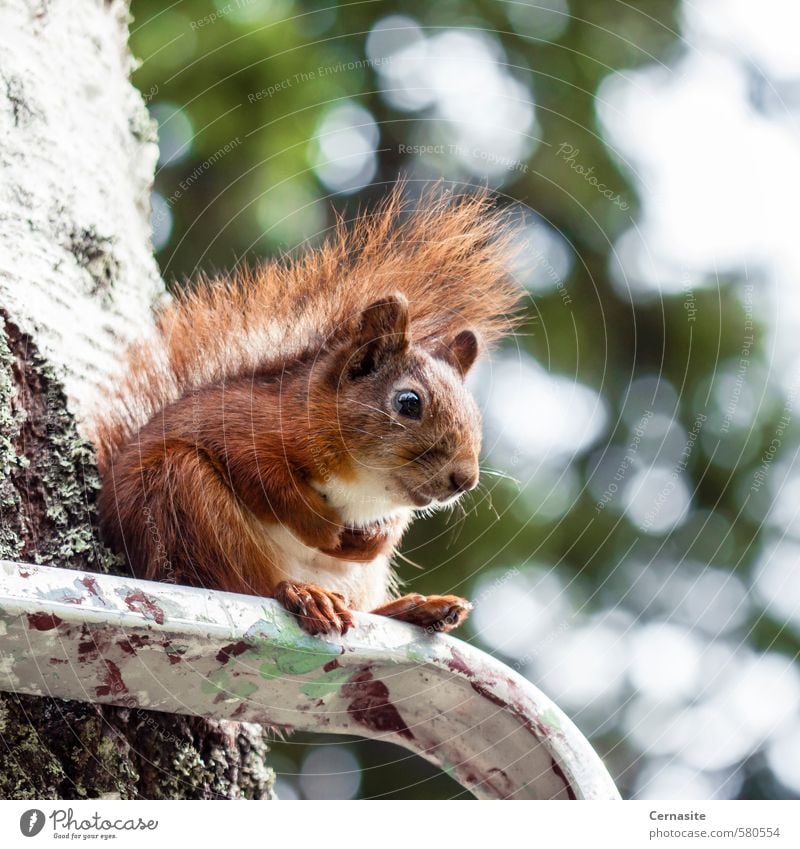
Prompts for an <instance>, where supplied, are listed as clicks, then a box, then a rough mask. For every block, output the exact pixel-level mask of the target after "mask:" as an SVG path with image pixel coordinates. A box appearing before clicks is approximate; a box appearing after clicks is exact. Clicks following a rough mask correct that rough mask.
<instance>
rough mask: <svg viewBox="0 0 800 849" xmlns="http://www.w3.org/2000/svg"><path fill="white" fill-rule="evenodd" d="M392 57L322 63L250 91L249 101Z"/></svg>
mask: <svg viewBox="0 0 800 849" xmlns="http://www.w3.org/2000/svg"><path fill="white" fill-rule="evenodd" d="M391 59H392V57H391V56H386V57H379V58H377V59H354V60H353V61H352V62H337V63H336V64H335V65H320V66H319V67H318V68H314V69H312V70H310V71H298V72H297V73H296V74H292V76H291V77H285V78H284V79H282V80H280V81H279V82H277V83H273V85H268V86H266V87H265V88H262V89H259V90H258V91H253V92H250V94H248V95H247V102H248V103H258V101H259V100H269V99H270V98H272V97H274V96H275V95H276V94H279V93H280V92H282V91H286V90H287V89H290V88H294V87H295V86H298V85H304V84H305V83H310V82H314V81H315V80H320V79H322V78H323V77H329V76H333V75H334V74H342V73H345V72H347V71H358V70H360V69H361V68H376V67H378V66H380V65H388V64H389V63H390V62H391Z"/></svg>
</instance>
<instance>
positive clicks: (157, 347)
mask: <svg viewBox="0 0 800 849" xmlns="http://www.w3.org/2000/svg"><path fill="white" fill-rule="evenodd" d="M514 229H515V228H513V227H512V225H511V221H510V218H509V216H508V214H507V213H505V212H503V211H501V210H498V209H496V208H495V207H494V206H493V203H492V201H491V199H490V197H489V195H488V192H486V191H481V192H478V193H475V194H469V195H461V196H453V195H452V194H451V193H449V192H444V191H441V190H440V189H438V188H435V189H432V190H428V191H427V192H424V193H423V194H422V195H421V196H420V197H419V198H418V199H417V200H416V202H415V203H414V204H413V207H412V205H411V204H410V203H409V202H407V201H406V200H404V194H403V187H402V186H399V187H398V188H397V189H395V190H394V191H393V192H392V193H391V194H390V195H389V196H388V197H387V199H386V200H385V201H383V202H382V203H381V204H380V205H379V206H378V208H377V209H376V210H375V211H374V212H372V213H367V214H363V215H360V216H359V217H357V219H356V220H355V221H354V222H353V223H352V224H348V222H346V221H345V220H344V219H340V220H338V222H337V224H336V227H335V229H334V232H333V234H332V235H331V236H330V237H329V238H328V239H327V240H326V241H325V242H324V243H323V244H322V246H320V247H319V248H316V249H314V250H311V251H309V252H308V253H306V254H304V255H302V256H300V257H299V258H296V259H283V260H273V261H269V262H266V263H264V264H263V265H261V266H259V267H258V268H255V269H249V268H244V269H240V270H238V271H236V272H234V273H233V274H232V275H230V276H227V277H219V278H215V279H205V278H204V279H201V280H200V281H198V282H197V284H196V285H194V286H193V287H191V288H188V289H187V290H185V291H184V292H182V293H180V294H179V295H177V296H176V297H175V298H174V299H173V300H172V301H171V302H170V303H169V304H168V305H167V306H166V307H165V308H163V309H162V310H161V311H160V312H159V314H158V315H157V317H156V322H155V327H154V330H153V333H152V335H151V337H150V338H148V339H146V340H144V341H142V342H140V343H138V344H136V345H134V346H133V347H132V348H131V349H130V351H129V353H128V356H127V362H126V367H125V369H124V374H123V376H122V377H121V379H120V381H119V382H118V383H117V384H116V386H115V387H114V388H113V390H111V391H110V392H109V393H108V395H107V398H106V400H105V402H104V404H103V406H102V408H101V409H100V410H98V412H97V414H96V415H95V416H94V417H93V420H92V429H93V440H94V442H95V446H96V448H97V451H98V459H99V463H100V468H101V471H103V470H104V469H105V468H106V467H107V465H108V463H109V461H110V460H111V459H112V457H113V456H114V454H115V453H116V452H117V451H118V450H119V448H120V447H121V446H123V445H124V444H126V443H127V442H128V441H129V440H130V439H131V438H133V436H134V435H135V434H136V432H137V431H138V430H139V428H141V427H142V426H143V425H144V424H145V423H146V422H147V421H149V420H150V419H151V418H152V417H153V416H154V415H155V414H156V413H157V412H159V410H162V409H164V408H165V407H166V406H167V405H168V404H170V403H172V402H173V401H176V400H177V399H179V398H181V397H183V396H185V395H186V394H188V393H190V392H191V391H193V390H195V389H198V388H200V387H203V386H208V385H211V384H214V383H217V382H219V381H221V380H223V379H230V378H233V377H236V376H238V375H241V374H245V373H247V372H252V371H253V370H254V369H256V368H262V367H264V366H268V365H269V364H274V363H277V362H281V361H287V360H290V359H292V358H295V357H297V356H299V355H301V354H302V353H304V352H305V351H309V350H315V349H319V348H321V347H322V346H324V345H325V344H327V343H329V342H330V341H333V340H336V339H337V338H339V337H341V336H342V335H344V334H346V333H347V331H348V328H349V327H351V326H352V323H353V322H354V320H355V319H357V318H358V316H359V315H360V313H361V311H362V310H363V309H364V307H366V306H367V305H368V304H370V303H373V302H374V301H376V300H379V299H380V298H381V297H384V296H386V295H387V294H389V293H391V292H398V291H399V292H402V293H403V294H405V296H406V298H407V299H408V302H409V316H410V327H411V335H412V337H413V339H414V340H415V341H416V342H420V343H423V344H425V343H427V342H433V341H435V340H438V339H440V338H446V337H448V336H450V335H452V334H454V333H456V332H458V331H459V330H462V329H464V328H465V327H470V328H472V329H474V330H475V331H476V332H477V333H478V334H479V335H480V337H481V339H482V341H483V343H484V345H491V344H492V343H493V342H494V341H496V340H497V339H498V338H499V337H500V336H501V335H503V333H505V332H507V331H508V330H509V329H510V327H511V322H512V321H513V319H512V315H513V312H514V310H515V308H516V306H517V305H518V303H519V300H520V295H521V292H520V289H519V287H518V286H517V285H515V284H514V282H513V280H512V279H511V276H510V268H511V261H512V259H513V256H514V253H515V250H516V248H515V246H516V244H517V240H516V239H515V238H514Z"/></svg>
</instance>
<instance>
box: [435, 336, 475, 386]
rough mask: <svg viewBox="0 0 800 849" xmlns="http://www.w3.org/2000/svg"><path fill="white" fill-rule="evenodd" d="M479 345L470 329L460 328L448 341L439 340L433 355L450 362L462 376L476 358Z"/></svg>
mask: <svg viewBox="0 0 800 849" xmlns="http://www.w3.org/2000/svg"><path fill="white" fill-rule="evenodd" d="M479 350H480V345H479V344H478V337H477V336H476V335H475V333H474V332H473V331H472V330H462V331H461V332H460V333H459V334H457V335H456V336H455V337H454V338H453V339H451V340H450V341H443V342H440V343H439V344H438V345H437V346H436V349H435V350H434V352H433V356H434V357H437V358H438V359H440V360H444V361H445V362H447V363H450V365H451V366H453V368H454V369H455V370H456V371H457V372H458V373H459V374H460V375H461V376H462V377H464V376H465V375H466V373H467V372H468V371H469V370H470V369H471V368H472V366H473V364H474V363H475V360H477V359H478V353H479Z"/></svg>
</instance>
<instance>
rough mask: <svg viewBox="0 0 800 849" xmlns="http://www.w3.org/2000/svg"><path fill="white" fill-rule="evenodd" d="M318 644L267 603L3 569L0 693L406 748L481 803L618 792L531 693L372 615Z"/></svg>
mask: <svg viewBox="0 0 800 849" xmlns="http://www.w3.org/2000/svg"><path fill="white" fill-rule="evenodd" d="M357 626H358V627H357V628H355V629H353V630H351V631H350V633H348V634H347V635H346V636H345V637H343V638H336V639H326V638H321V637H310V636H308V635H307V634H305V633H304V632H303V631H302V630H301V629H300V628H299V627H298V625H297V624H296V622H295V621H294V619H292V617H290V616H289V615H287V614H286V612H285V611H284V610H283V609H282V608H281V607H280V606H279V605H278V604H277V603H275V602H274V601H272V600H268V599H260V598H254V597H250V596H243V595H234V594H230V593H221V592H211V591H207V590H200V589H194V588H190V587H179V586H174V585H169V584H157V583H151V582H148V581H135V580H132V579H126V578H117V577H111V576H108V575H98V574H90V573H83V572H75V571H72V570H65V569H55V568H52V567H45V566H33V565H25V564H19V563H9V562H0V689H2V690H6V691H11V692H19V693H29V694H35V695H48V696H55V697H58V698H68V699H79V700H81V701H90V702H102V703H105V704H115V705H124V706H128V707H132V708H147V709H151V710H159V711H167V712H170V713H186V714H195V715H197V714H201V715H207V716H215V717H219V718H227V719H234V720H240V721H248V722H257V723H263V724H267V725H271V726H274V727H277V728H280V729H285V730H292V729H297V730H304V731H322V732H328V733H334V734H337V733H339V734H357V735H360V736H362V737H375V738H380V739H382V740H389V741H391V742H394V743H398V744H399V745H401V746H404V747H405V748H407V749H410V750H411V751H413V752H416V753H418V754H420V755H422V756H423V757H425V758H427V759H428V760H430V761H432V762H433V763H435V764H437V765H438V766H440V767H441V768H442V769H444V770H445V771H447V772H448V773H449V774H451V775H452V776H453V777H454V778H455V779H456V780H457V781H459V782H460V783H461V784H462V785H463V786H464V787H466V788H468V789H469V790H470V791H472V793H474V794H475V795H476V796H478V797H479V798H518V799H523V798H524V799H550V798H563V799H570V798H578V799H598V798H600V799H607V798H617V797H618V794H617V790H616V788H615V786H614V784H613V782H612V780H611V778H610V776H609V775H608V772H607V771H606V769H605V767H604V766H603V764H602V762H601V761H600V759H599V758H598V756H597V754H596V753H595V752H594V750H593V749H592V748H591V746H590V745H589V743H588V742H587V741H586V739H585V738H584V737H583V736H582V735H581V733H580V732H579V731H578V730H577V729H576V728H575V726H574V725H573V724H572V723H571V722H570V720H569V719H568V718H567V717H566V716H565V715H564V714H563V713H562V712H561V710H560V709H559V708H558V707H556V706H555V705H554V704H553V703H552V702H551V701H550V700H549V699H548V698H547V697H546V696H544V695H543V694H542V693H541V692H539V690H537V689H536V687H534V686H533V685H532V684H531V683H530V682H529V681H527V680H526V679H524V678H522V677H521V676H519V675H517V674H516V673H514V672H513V671H512V670H511V669H509V668H508V667H506V666H505V665H503V664H502V663H499V662H498V661H497V660H495V659H494V658H492V657H490V656H489V655H487V654H485V653H484V652H482V651H479V650H477V649H475V648H472V647H471V646H469V645H468V644H466V643H464V642H461V641H459V640H456V639H452V638H450V637H445V636H440V635H429V634H426V633H425V631H423V630H422V629H420V628H416V627H414V626H412V625H405V624H402V623H399V622H394V621H391V620H388V619H383V618H380V617H377V616H370V615H368V614H357Z"/></svg>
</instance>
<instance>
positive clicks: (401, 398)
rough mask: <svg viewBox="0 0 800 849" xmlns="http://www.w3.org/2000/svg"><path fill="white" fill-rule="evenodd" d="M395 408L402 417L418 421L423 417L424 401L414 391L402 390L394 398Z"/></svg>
mask: <svg viewBox="0 0 800 849" xmlns="http://www.w3.org/2000/svg"><path fill="white" fill-rule="evenodd" d="M394 408H395V410H397V412H398V413H400V415H401V416H406V418H409V419H418V418H420V417H421V416H422V399H421V398H420V397H419V395H418V394H417V393H416V392H414V390H413V389H401V390H400V391H399V392H398V393H397V394H396V395H395V396H394Z"/></svg>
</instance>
